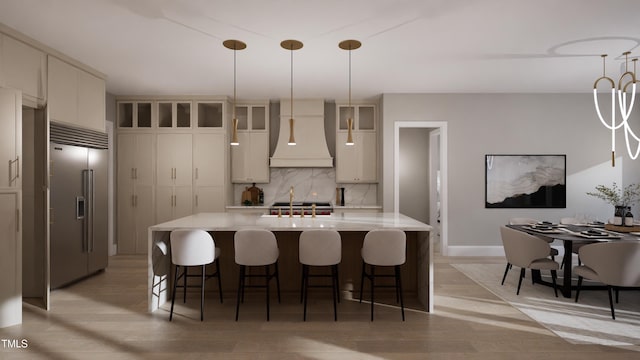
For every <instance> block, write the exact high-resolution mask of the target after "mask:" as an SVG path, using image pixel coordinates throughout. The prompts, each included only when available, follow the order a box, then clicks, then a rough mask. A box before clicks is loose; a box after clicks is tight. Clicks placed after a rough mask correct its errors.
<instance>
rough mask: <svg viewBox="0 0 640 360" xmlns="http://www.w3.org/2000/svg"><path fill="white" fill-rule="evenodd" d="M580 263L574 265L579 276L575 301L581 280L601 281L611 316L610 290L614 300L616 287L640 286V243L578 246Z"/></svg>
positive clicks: (620, 242) (615, 242)
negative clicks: (606, 292)
mask: <svg viewBox="0 0 640 360" xmlns="http://www.w3.org/2000/svg"><path fill="white" fill-rule="evenodd" d="M580 258H582V263H583V265H580V266H576V267H574V268H573V273H574V274H575V275H578V286H577V290H576V300H575V301H576V302H578V297H579V296H580V289H581V287H582V281H583V279H588V280H593V281H597V282H601V283H603V284H605V285H606V286H607V291H608V293H609V306H610V307H611V318H612V319H614V320H615V319H616V314H615V310H614V308H613V295H612V291H613V290H614V289H615V290H616V303H617V302H618V300H619V296H618V295H619V293H618V291H619V288H626V287H633V288H637V287H640V266H638V264H640V242H638V241H611V242H602V243H594V244H588V245H585V246H583V247H582V248H580Z"/></svg>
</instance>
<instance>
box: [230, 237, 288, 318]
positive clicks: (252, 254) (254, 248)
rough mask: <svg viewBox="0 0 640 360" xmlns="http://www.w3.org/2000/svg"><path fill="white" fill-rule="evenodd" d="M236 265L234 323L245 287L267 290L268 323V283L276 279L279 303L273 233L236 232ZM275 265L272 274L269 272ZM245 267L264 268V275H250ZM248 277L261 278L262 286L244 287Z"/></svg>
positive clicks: (277, 252) (276, 247)
mask: <svg viewBox="0 0 640 360" xmlns="http://www.w3.org/2000/svg"><path fill="white" fill-rule="evenodd" d="M233 244H234V248H235V259H236V264H238V265H240V277H239V280H238V297H237V302H236V321H238V314H239V311H240V302H244V288H245V287H261V288H262V287H263V288H266V290H267V321H269V283H270V281H271V279H273V278H274V277H275V278H276V286H277V288H278V303H279V302H280V279H279V277H278V256H279V253H280V252H279V250H278V242H277V241H276V236H275V235H274V234H273V232H271V231H269V230H261V229H246V230H238V231H236V234H235V236H234V239H233ZM272 264H273V265H275V270H274V272H271V271H270V267H271V265H272ZM247 266H264V271H265V273H264V275H250V274H247V273H246V268H247ZM248 277H262V278H264V279H265V284H264V285H245V279H246V278H248Z"/></svg>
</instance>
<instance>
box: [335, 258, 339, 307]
mask: <svg viewBox="0 0 640 360" xmlns="http://www.w3.org/2000/svg"><path fill="white" fill-rule="evenodd" d="M334 266H335V267H336V297H337V298H338V303H339V302H340V275H339V274H338V265H334Z"/></svg>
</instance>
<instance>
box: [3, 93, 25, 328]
mask: <svg viewBox="0 0 640 360" xmlns="http://www.w3.org/2000/svg"><path fill="white" fill-rule="evenodd" d="M21 155H22V94H21V92H20V91H16V90H11V89H6V88H2V87H0V162H1V163H2V164H3V166H1V168H2V169H0V246H2V251H0V328H2V327H7V326H11V325H15V324H20V323H21V322H22V241H21V239H22V223H21V211H22V178H21V177H20V173H21V165H20V161H21Z"/></svg>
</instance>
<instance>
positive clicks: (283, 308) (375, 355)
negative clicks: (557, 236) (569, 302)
mask: <svg viewBox="0 0 640 360" xmlns="http://www.w3.org/2000/svg"><path fill="white" fill-rule="evenodd" d="M487 261H489V262H495V261H498V262H500V263H502V262H503V260H501V259H487V258H483V259H469V258H464V259H462V258H461V259H456V258H444V257H437V259H436V263H435V279H436V284H435V293H436V298H435V313H433V314H426V313H424V312H422V311H417V310H412V309H408V310H407V312H406V315H407V319H406V321H405V322H402V321H401V318H400V310H399V309H398V308H397V307H395V301H385V303H387V304H388V305H379V306H378V305H377V306H376V320H375V321H374V322H370V321H369V304H365V303H363V304H360V303H358V302H357V301H352V300H348V299H343V300H342V302H341V303H340V304H339V308H338V311H339V314H338V317H339V318H338V322H334V321H333V313H332V312H333V309H332V305H331V301H330V300H329V299H330V297H329V296H328V294H327V293H326V292H325V290H324V289H320V290H316V291H315V292H312V293H311V294H310V301H311V300H312V301H313V302H311V303H310V304H309V313H308V318H307V322H302V306H301V305H300V303H299V298H298V294H287V295H286V296H284V297H283V302H282V303H281V304H277V301H276V300H275V297H274V301H273V306H272V313H271V321H270V322H266V321H265V305H264V295H263V293H255V294H254V293H247V297H246V299H245V303H244V304H243V305H242V306H241V308H240V321H238V322H235V321H234V311H235V296H234V295H235V294H225V302H224V304H222V305H221V304H219V302H218V297H217V293H216V292H209V293H207V300H206V302H207V306H206V308H205V321H204V322H200V321H199V299H198V294H197V293H194V294H193V295H188V298H187V303H186V305H183V304H182V303H177V305H176V313H175V315H174V321H173V322H169V321H168V315H169V314H168V308H169V307H168V306H164V307H163V308H162V309H160V310H158V311H156V312H154V313H153V314H149V313H147V311H146V309H147V294H146V290H147V283H146V279H147V277H146V276H147V275H146V269H147V267H146V257H145V256H116V257H112V258H110V264H109V268H108V269H107V270H106V271H105V272H103V273H100V274H98V275H96V276H94V277H92V278H90V279H87V280H85V281H83V282H80V283H77V284H75V285H72V286H69V287H67V288H64V289H61V290H56V291H54V292H53V293H52V304H53V306H52V309H51V311H49V312H46V311H43V310H41V309H39V308H37V307H34V306H31V305H27V304H25V306H24V323H23V324H22V325H19V326H13V327H10V328H6V329H0V339H1V340H2V342H1V343H0V359H54V360H55V359H110V360H113V359H146V358H153V359H169V358H171V359H202V358H209V359H280V360H288V359H332V360H333V359H371V360H378V359H427V358H428V359H492V360H493V359H563V360H567V359H580V360H583V359H602V358H607V359H638V358H639V357H640V354H638V353H634V352H628V351H625V350H622V349H618V348H613V347H605V346H591V345H572V344H569V343H567V342H565V341H564V340H562V339H561V338H558V337H557V336H555V335H554V334H552V333H551V332H549V331H547V330H546V329H545V328H543V327H542V326H540V325H538V324H537V323H536V322H534V321H532V320H530V319H529V318H528V317H526V316H525V315H523V314H522V313H520V312H519V311H517V310H516V309H514V308H513V307H511V306H509V305H508V304H506V303H504V302H503V301H501V300H500V299H499V298H497V297H495V296H494V295H492V294H491V293H489V292H488V291H486V290H485V289H484V288H482V287H480V286H479V285H477V284H476V283H474V282H472V281H471V280H469V279H468V278H467V277H465V276H464V275H462V274H461V273H460V272H458V271H457V270H455V269H454V268H453V267H451V266H450V264H451V263H455V262H474V263H477V262H487ZM223 281H237V279H228V278H224V274H223ZM385 300H386V299H385ZM389 300H395V299H389ZM407 300H408V301H407V302H408V304H407V305H408V306H409V307H413V308H415V307H416V302H415V300H412V299H407ZM23 339H24V340H26V343H27V344H28V347H26V348H20V349H16V348H12V349H10V348H7V344H8V342H7V341H5V340H10V341H15V340H18V341H22V340H23Z"/></svg>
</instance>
